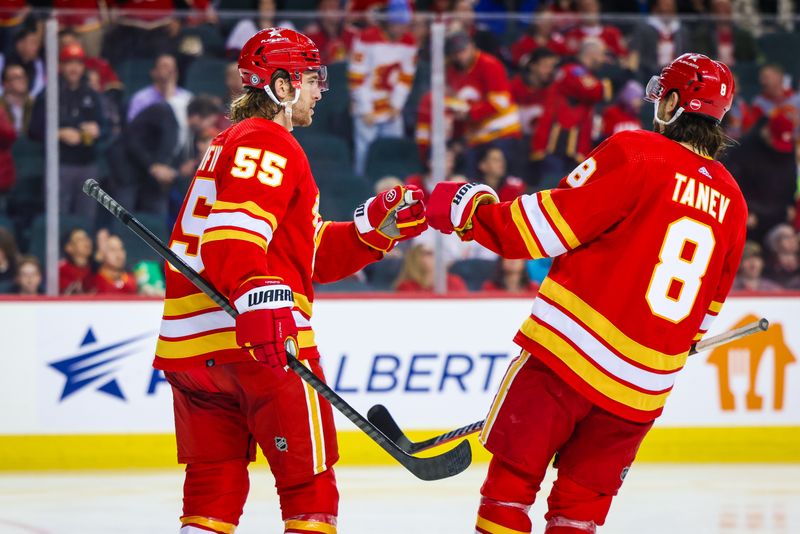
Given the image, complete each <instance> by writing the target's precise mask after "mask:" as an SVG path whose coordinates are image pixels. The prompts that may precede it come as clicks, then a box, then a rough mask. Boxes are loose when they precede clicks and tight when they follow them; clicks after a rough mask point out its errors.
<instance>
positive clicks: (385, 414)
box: [367, 317, 769, 454]
mask: <svg viewBox="0 0 800 534" xmlns="http://www.w3.org/2000/svg"><path fill="white" fill-rule="evenodd" d="M767 328H769V321H767V320H766V319H765V318H763V317H762V318H761V319H759V320H758V321H754V322H752V323H750V324H747V325H744V326H741V327H739V328H734V329H733V330H729V331H728V332H723V333H722V334H718V335H716V336H712V337H710V338H708V339H704V340H702V341H700V342H699V343H697V344H696V345H694V346H692V348H691V350H689V356H692V355H694V354H697V353H698V352H703V351H707V350H713V349H715V348H717V347H719V346H721V345H725V344H726V343H730V342H731V341H736V340H737V339H741V338H743V337H746V336H749V335H751V334H755V333H757V332H764V331H766V330H767ZM367 417H368V418H369V420H370V421H371V422H372V423H373V424H375V426H377V427H378V428H379V429H380V430H381V432H383V433H384V434H385V435H386V437H388V438H389V439H391V440H392V441H394V442H395V443H397V445H398V446H399V447H400V448H401V449H403V450H404V451H406V452H407V453H409V454H416V453H418V452H422V451H426V450H428V449H432V448H434V447H438V446H439V445H444V444H445V443H448V442H450V441H453V440H456V439H460V438H464V437H467V436H469V435H470V434H474V433H476V432H480V431H481V430H483V424H484V423H485V421H476V422H474V423H471V424H469V425H466V426H462V427H460V428H456V429H455V430H451V431H450V432H447V433H445V434H441V435H439V436H435V437H433V438H430V439H426V440H425V441H420V442H414V441H411V440H410V439H408V436H406V435H405V434H404V433H403V430H402V429H401V428H400V426H399V425H398V424H397V422H396V421H395V420H394V417H392V414H391V413H389V410H388V409H387V408H386V407H385V406H383V405H381V404H376V405H375V406H373V407H372V408H370V409H369V412H367Z"/></svg>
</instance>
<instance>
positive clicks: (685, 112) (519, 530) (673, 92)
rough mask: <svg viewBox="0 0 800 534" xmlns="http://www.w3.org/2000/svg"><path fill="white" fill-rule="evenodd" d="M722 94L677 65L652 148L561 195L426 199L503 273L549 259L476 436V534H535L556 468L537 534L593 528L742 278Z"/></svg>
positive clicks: (606, 165) (635, 141)
mask: <svg viewBox="0 0 800 534" xmlns="http://www.w3.org/2000/svg"><path fill="white" fill-rule="evenodd" d="M733 91H734V85H733V77H732V76H731V72H730V70H729V69H728V67H726V66H725V65H724V64H722V63H720V62H717V61H713V60H711V59H709V58H707V57H705V56H702V55H700V54H684V55H682V56H680V57H678V58H677V59H675V60H674V61H673V62H672V63H670V64H669V65H668V66H666V67H665V68H664V70H663V71H662V72H661V74H660V75H659V76H654V77H653V78H652V80H651V81H650V83H649V84H648V87H647V91H646V99H647V100H649V101H651V102H653V103H655V118H654V128H655V132H645V131H626V132H621V133H618V134H616V135H614V136H612V137H611V138H609V139H608V140H607V141H605V142H604V143H603V144H601V145H600V146H599V147H597V148H596V149H595V150H594V151H593V152H592V153H591V154H590V155H589V157H588V159H586V161H584V162H583V163H582V164H580V165H579V166H578V167H577V168H576V169H575V170H574V171H573V172H572V173H571V174H569V175H568V176H566V177H565V178H564V179H563V180H562V181H561V183H560V184H559V185H558V187H557V188H555V189H552V190H547V191H541V192H539V193H537V194H535V195H524V196H521V197H519V198H518V199H516V200H514V201H512V202H503V203H500V202H498V198H497V195H496V193H495V192H494V191H492V190H491V189H490V188H488V187H487V186H485V185H478V184H463V183H462V184H457V183H455V184H454V183H440V184H438V185H437V186H436V188H435V189H434V191H433V193H432V194H431V196H430V198H429V200H428V212H427V214H428V222H429V224H430V225H431V226H432V227H434V228H436V229H437V230H440V231H442V232H445V233H450V232H453V231H455V232H456V233H458V234H459V235H460V236H461V237H462V239H464V240H469V239H475V240H476V241H477V242H479V243H481V244H482V245H484V246H486V247H487V248H490V249H491V250H493V251H495V252H497V253H498V254H500V255H501V256H503V257H506V258H541V257H554V258H555V260H554V261H553V266H552V268H551V270H550V273H549V275H548V277H547V278H546V279H545V280H544V282H543V284H542V286H541V289H540V290H539V295H538V296H537V298H536V300H535V301H534V304H533V309H532V312H531V314H530V317H528V318H527V319H526V320H525V322H524V323H523V324H522V327H521V328H520V329H519V332H518V333H517V335H516V337H515V341H516V343H517V344H518V345H520V346H521V348H522V352H521V354H520V356H519V357H518V358H516V359H515V360H514V361H513V362H512V363H511V365H510V367H509V369H508V371H507V373H506V375H505V377H504V379H503V381H502V383H501V386H500V389H499V391H498V393H497V395H496V397H495V400H494V402H493V404H492V407H491V409H490V411H489V415H488V417H487V418H486V423H485V426H484V428H483V432H482V434H481V441H482V442H483V443H484V444H485V446H486V448H487V449H488V450H489V451H491V452H492V453H493V454H494V457H493V459H492V462H491V464H490V466H489V472H488V475H487V477H486V481H485V483H484V485H483V487H482V488H481V495H482V499H481V504H480V508H479V510H478V519H477V525H476V531H477V532H480V533H483V534H500V533H502V534H523V533H528V532H530V531H531V521H530V519H529V517H528V510H529V508H530V506H531V504H532V503H533V501H534V498H535V496H536V493H537V492H538V490H539V486H540V483H541V481H542V478H543V477H544V474H545V470H546V468H547V465H548V463H549V461H550V459H551V458H553V456H554V455H555V454H556V453H557V460H556V466H557V468H558V477H557V479H556V481H555V484H554V486H553V489H552V491H551V493H550V495H549V497H548V512H547V514H546V515H545V519H546V520H547V526H546V529H545V532H547V533H548V534H567V533H570V534H585V533H592V532H595V531H596V527H597V525H602V524H603V523H604V521H605V519H606V515H607V513H608V510H609V507H610V505H611V501H612V499H613V497H614V495H616V494H617V491H618V490H619V488H620V486H621V485H622V481H623V479H624V477H625V475H626V473H627V472H628V469H629V467H630V465H631V463H632V462H633V459H634V457H635V455H636V451H637V450H638V448H639V445H640V443H641V442H642V439H644V436H645V435H646V434H647V432H648V431H649V430H650V427H651V426H652V425H653V421H654V420H655V419H656V418H657V417H658V416H659V415H660V414H661V411H662V409H663V408H664V403H665V401H666V398H667V396H668V395H669V393H670V390H671V389H672V386H673V384H674V381H675V378H676V374H677V373H678V371H680V369H681V368H682V367H683V365H684V363H685V362H686V358H687V354H688V352H689V349H690V347H691V345H692V343H693V342H696V341H698V340H699V339H700V337H701V336H702V335H703V333H705V332H706V331H707V330H708V328H709V325H710V324H711V322H712V320H713V319H714V317H715V316H716V315H717V314H718V313H719V311H720V308H721V307H722V304H723V302H724V301H725V298H726V296H727V294H728V291H729V290H730V287H731V284H732V282H733V279H734V275H735V273H736V270H737V268H738V266H739V259H740V257H741V254H742V248H743V246H744V241H745V222H746V220H747V207H746V205H745V202H744V199H743V197H742V194H741V192H740V190H739V187H738V186H737V184H736V182H735V181H734V179H733V178H732V177H731V175H730V174H729V173H728V171H727V170H726V169H725V168H724V167H723V166H722V165H721V164H720V163H719V162H718V161H716V160H715V159H714V158H716V157H717V156H718V155H719V153H720V151H721V150H722V149H723V148H724V146H725V144H726V138H725V136H724V134H723V132H722V129H721V128H720V125H719V123H720V121H721V120H722V118H723V116H724V115H725V113H726V112H727V111H728V110H729V109H730V106H731V100H732V98H733ZM640 530H641V531H642V532H646V531H647V526H646V525H644V526H642V528H641V529H640Z"/></svg>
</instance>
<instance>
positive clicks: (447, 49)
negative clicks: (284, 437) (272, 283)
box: [0, 0, 800, 296]
mask: <svg viewBox="0 0 800 534" xmlns="http://www.w3.org/2000/svg"><path fill="white" fill-rule="evenodd" d="M797 9H798V6H797V4H796V3H795V2H792V1H783V0H576V1H573V0H505V1H502V0H477V1H476V0H430V1H425V0H418V1H416V2H414V1H413V0H350V1H348V2H342V1H339V0H319V1H317V0H296V1H292V2H281V1H275V0H260V1H258V0H148V1H143V0H130V1H126V0H116V1H113V0H110V1H94V0H53V1H52V2H26V1H24V0H6V1H5V2H3V3H2V6H0V51H2V54H0V68H1V70H2V80H1V81H2V86H0V162H2V163H0V293H8V294H18V295H35V294H43V293H47V294H49V295H80V294H110V295H119V294H125V295H134V294H138V295H148V296H157V295H161V294H163V290H164V287H163V274H162V269H163V266H162V264H161V262H160V261H158V258H157V257H156V256H155V255H154V253H152V252H151V251H150V250H149V249H148V248H147V246H146V245H144V244H143V243H141V242H139V241H138V238H136V237H135V236H134V235H133V234H131V233H130V232H128V231H126V230H125V229H123V228H121V227H120V226H119V224H118V223H117V222H116V221H115V220H113V218H111V217H110V215H108V214H107V213H105V212H104V210H102V209H98V207H97V205H96V204H95V203H94V201H92V200H91V199H89V198H88V197H85V196H84V195H83V194H82V192H81V185H82V183H83V181H84V180H85V179H86V178H90V177H94V178H97V179H98V180H99V181H100V182H101V184H102V185H103V187H104V188H105V189H106V190H107V191H108V192H109V193H111V194H112V195H114V196H115V197H116V198H117V199H118V200H120V202H122V203H123V205H125V206H126V207H128V208H129V209H130V210H131V211H133V212H134V213H135V214H136V215H137V216H138V217H139V218H140V220H141V221H142V222H144V224H145V225H146V226H148V227H149V228H150V229H151V230H152V231H154V232H155V233H156V234H157V235H159V236H160V237H161V238H162V239H164V240H167V239H168V236H169V232H170V230H171V228H172V226H173V224H174V222H175V217H176V214H177V212H178V210H179V209H180V205H181V202H182V199H183V197H184V195H185V193H186V190H187V189H188V185H189V183H190V181H191V178H192V176H193V174H194V170H195V169H196V167H197V164H198V163H199V158H201V157H202V156H203V154H204V152H205V150H206V147H207V146H208V144H209V141H210V140H211V139H212V138H213V137H214V136H215V135H216V134H217V133H218V132H220V131H221V130H222V129H224V128H225V127H227V126H228V124H229V122H228V119H227V118H226V113H227V106H228V104H229V102H230V101H231V99H232V98H235V97H236V95H237V94H238V93H239V91H240V90H241V85H240V80H239V75H238V72H237V68H236V59H237V58H238V54H239V50H240V48H241V46H242V45H243V44H244V43H245V42H246V41H247V39H248V38H249V37H250V36H251V35H252V34H254V33H255V32H256V31H257V30H258V29H261V28H264V27H269V26H282V27H288V28H295V29H297V30H300V31H303V32H305V33H306V34H307V35H309V36H310V37H311V38H312V39H313V40H314V41H315V42H316V43H317V45H318V46H319V48H320V50H321V52H322V57H323V61H324V62H325V63H326V64H327V65H328V72H329V78H330V90H329V91H328V92H326V93H324V95H323V100H322V102H321V103H320V104H319V105H317V107H316V109H315V115H314V123H313V125H312V126H311V127H309V128H303V129H296V130H295V132H294V134H295V135H296V137H297V139H298V140H299V141H300V143H301V144H302V145H303V147H304V148H305V150H306V153H307V155H308V159H309V161H310V163H311V168H312V170H313V173H314V176H315V178H316V180H317V182H318V184H319V188H320V190H321V213H322V215H323V217H324V218H326V219H329V220H350V219H351V217H352V212H353V209H354V208H355V207H356V206H357V205H358V204H359V203H360V202H361V201H363V200H364V199H366V198H368V197H369V196H371V195H372V194H374V192H376V191H380V190H383V189H387V188H390V187H392V186H394V185H396V184H398V183H413V184H417V185H420V186H421V187H423V188H424V189H425V190H426V191H430V189H431V187H432V185H433V184H434V183H436V182H437V181H439V180H469V181H478V182H484V183H487V184H489V185H491V186H492V187H494V188H495V189H496V190H498V192H499V194H500V197H501V199H502V200H508V199H512V198H514V197H516V196H518V195H520V194H522V193H526V192H535V191H537V190H540V189H546V188H551V187H554V186H555V185H556V184H557V183H558V181H559V180H560V179H561V177H563V176H564V175H565V174H567V173H568V172H569V171H571V170H572V169H573V168H574V167H575V165H577V163H579V162H581V161H582V160H583V159H584V158H585V156H586V155H587V153H588V152H589V151H590V150H591V149H592V148H593V147H594V146H596V145H597V144H598V143H600V142H602V141H603V140H604V139H605V138H607V137H608V136H610V135H612V134H613V133H615V132H618V131H621V130H626V129H637V128H644V129H651V128H652V105H650V104H645V105H643V104H644V103H643V101H642V95H643V85H645V84H646V83H647V80H649V78H650V77H651V76H652V75H654V74H657V73H658V72H659V71H660V69H661V67H662V66H664V65H665V64H666V63H668V62H669V61H670V60H671V59H672V58H674V57H676V56H677V55H679V54H681V53H684V52H689V51H691V52H697V53H703V54H707V55H709V56H711V57H713V58H715V59H719V60H722V61H724V62H725V63H727V64H728V65H729V66H730V67H731V68H732V69H733V72H734V73H735V75H736V79H737V88H736V97H735V100H734V107H733V109H731V111H730V112H729V113H728V114H727V116H726V118H725V128H726V131H727V133H728V135H729V136H730V137H731V138H732V139H734V140H736V141H737V143H736V144H735V145H734V146H733V147H731V148H730V149H729V150H728V151H727V153H726V155H725V156H724V158H723V161H724V163H725V164H726V165H727V166H728V168H729V169H730V170H731V172H732V174H733V175H734V176H735V177H736V179H737V180H739V182H740V185H741V188H742V190H743V191H744V193H745V197H746V199H747V201H748V204H749V208H750V213H751V216H750V220H749V232H748V239H749V242H748V244H747V247H746V249H745V254H744V258H743V260H742V265H741V269H740V273H739V277H738V279H737V281H736V284H735V290H736V291H758V292H783V291H787V290H797V289H800V261H798V253H799V252H798V251H799V249H800V241H798V233H797V232H798V229H800V217H798V210H797V200H796V197H797V189H798V187H797V182H798V155H799V154H800V144H798V135H797V134H798V128H800V126H799V124H800V121H798V110H800V93H798V80H800V58H798V51H800V27H798V24H799V23H800V18H798V12H797ZM48 89H50V90H51V94H52V96H51V97H50V100H48V98H47V95H48ZM643 179H646V177H643ZM56 185H57V187H56ZM48 193H49V196H48ZM432 234H433V232H428V233H426V234H425V235H423V236H422V237H421V238H419V239H417V240H414V241H413V242H410V243H404V244H403V246H402V247H398V248H397V249H396V250H395V251H393V252H392V253H391V254H390V256H391V257H390V258H388V259H387V260H385V261H383V262H380V263H378V264H375V265H373V266H369V267H368V268H366V269H364V271H363V272H360V273H358V274H357V275H354V276H352V277H350V278H348V279H346V280H343V281H341V282H338V283H336V284H332V285H329V286H322V287H319V288H318V290H319V291H321V292H325V291H328V292H333V291H336V292H348V293H353V292H363V291H389V292H413V293H426V292H427V293H434V292H435V293H446V292H487V291H490V292H510V293H530V292H535V291H536V288H537V287H538V284H539V283H540V282H541V281H542V279H543V278H544V276H545V275H546V273H547V270H548V268H549V261H550V260H537V261H527V262H526V261H518V260H500V259H498V258H497V257H496V256H494V255H493V254H492V253H491V252H489V251H487V250H485V249H483V248H482V247H480V246H478V245H475V244H470V243H461V242H460V241H458V240H457V239H456V238H454V237H452V238H451V237H445V238H440V239H438V240H437V238H435V237H434V236H433V235H432ZM437 272H438V273H439V274H438V275H437Z"/></svg>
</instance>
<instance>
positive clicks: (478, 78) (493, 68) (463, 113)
mask: <svg viewBox="0 0 800 534" xmlns="http://www.w3.org/2000/svg"><path fill="white" fill-rule="evenodd" d="M445 54H446V56H447V63H448V65H447V72H446V75H447V76H446V79H447V83H448V85H449V89H450V91H451V92H452V93H453V95H454V100H452V101H451V104H450V106H449V107H450V109H451V110H452V111H453V113H454V117H455V122H454V130H455V135H456V136H458V135H459V134H460V135H461V136H463V137H464V138H465V141H466V143H467V145H468V147H467V149H466V150H465V152H464V160H465V161H464V164H465V165H464V167H465V171H466V174H467V175H470V176H472V175H474V174H475V173H476V170H477V163H478V157H479V156H480V154H481V153H482V152H483V151H485V150H486V148H488V147H489V146H494V147H497V148H499V149H500V150H502V151H503V153H504V154H505V156H506V160H507V161H509V162H512V163H511V168H512V169H514V167H515V165H514V163H513V162H515V152H517V150H516V149H517V143H518V140H519V138H520V136H521V134H522V129H521V127H520V121H519V111H518V108H517V105H516V103H515V102H514V100H513V99H512V97H511V83H510V82H509V80H508V75H507V74H506V70H505V67H504V66H503V64H502V63H501V62H500V60H499V59H497V58H496V57H494V56H492V55H490V54H487V53H486V52H481V51H479V50H478V48H477V47H476V46H475V43H474V42H473V41H472V38H471V37H470V36H469V35H468V34H466V33H464V32H456V33H454V34H452V35H450V36H449V37H448V38H447V40H446V42H445Z"/></svg>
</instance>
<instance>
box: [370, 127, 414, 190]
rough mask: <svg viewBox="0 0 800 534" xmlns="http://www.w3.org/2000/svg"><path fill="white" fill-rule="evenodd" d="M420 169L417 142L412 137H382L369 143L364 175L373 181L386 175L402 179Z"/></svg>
mask: <svg viewBox="0 0 800 534" xmlns="http://www.w3.org/2000/svg"><path fill="white" fill-rule="evenodd" d="M422 170H423V168H422V164H421V163H420V161H419V151H418V150H417V144H416V143H415V142H414V140H413V139H406V138H402V137H397V138H395V137H384V138H381V139H376V140H375V141H374V142H373V143H372V144H371V145H369V150H368V151H367V165H366V175H367V176H368V177H369V179H370V180H372V181H373V182H376V181H378V180H379V179H381V178H382V177H384V176H387V175H392V176H397V177H398V178H400V179H401V180H402V179H403V178H405V177H406V176H408V175H409V174H414V173H418V172H422Z"/></svg>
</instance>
